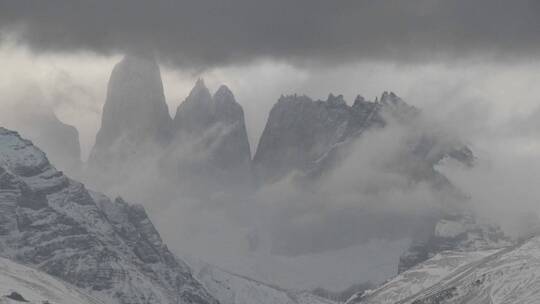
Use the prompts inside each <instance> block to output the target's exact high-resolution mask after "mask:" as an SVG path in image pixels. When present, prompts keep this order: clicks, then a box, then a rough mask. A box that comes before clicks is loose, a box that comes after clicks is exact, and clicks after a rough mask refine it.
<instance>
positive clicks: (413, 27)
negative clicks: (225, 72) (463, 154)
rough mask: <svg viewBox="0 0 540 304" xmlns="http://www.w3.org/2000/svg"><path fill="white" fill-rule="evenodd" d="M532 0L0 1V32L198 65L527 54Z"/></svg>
mask: <svg viewBox="0 0 540 304" xmlns="http://www.w3.org/2000/svg"><path fill="white" fill-rule="evenodd" d="M539 23H540V3H539V2H538V1H535V0H516V1H503V0H495V1H493V0H474V1H468V0H457V1H444V0H411V1H395V0H346V1H340V2H337V3H336V2H334V1H326V0H299V1H286V0H273V1H253V0H224V1H212V0H184V1H174V0H157V1H146V0H97V1H90V2H84V1H83V2H74V1H70V0H50V1H26V0H25V1H9V0H8V1H2V3H1V4H0V31H2V32H4V36H13V35H15V37H16V39H17V40H19V41H20V42H22V43H25V44H28V45H30V46H31V47H32V49H33V50H35V51H68V52H69V51H75V50H90V51H94V52H99V53H114V52H117V51H125V50H126V49H131V48H133V47H143V48H147V47H149V46H151V47H152V48H155V49H156V51H157V53H158V54H159V55H160V56H161V57H162V58H163V59H164V60H165V61H167V62H169V63H172V64H174V65H181V66H191V67H196V68H204V67H209V66H220V65H227V64H234V63H245V62H250V61H252V60H255V59H257V58H260V57H270V58H279V59H284V60H288V61H290V62H293V63H297V64H301V63H305V62H306V61H308V62H311V63H315V62H316V63H322V64H328V63H344V62H349V61H356V60H362V59H368V60H391V61H398V62H409V61H426V60H428V61H429V60H432V61H439V60H454V59H462V58H486V57H487V58H491V59H497V60H500V59H503V60H507V59H508V60H528V59H531V58H536V56H537V54H538V53H539V52H538V51H539V50H540V40H539V39H538V32H537V29H538V26H539V25H540V24H539Z"/></svg>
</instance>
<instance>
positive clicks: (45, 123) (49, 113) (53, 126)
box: [0, 101, 82, 175]
mask: <svg viewBox="0 0 540 304" xmlns="http://www.w3.org/2000/svg"><path fill="white" fill-rule="evenodd" d="M0 125H2V126H4V127H9V128H12V129H16V130H19V131H20V132H21V134H23V136H25V137H27V138H29V139H31V140H32V141H34V142H35V143H36V144H38V145H39V146H40V147H42V149H43V150H44V151H45V152H46V153H47V154H48V155H50V158H51V160H52V161H53V162H54V163H55V164H56V165H57V166H58V168H59V169H61V170H65V171H66V172H69V173H70V174H76V175H77V174H79V173H80V170H81V165H82V162H81V148H80V143H79V132H78V131H77V129H75V127H73V126H71V125H68V124H65V123H63V122H61V121H60V120H59V119H58V117H57V116H56V114H55V113H54V112H53V110H52V109H51V108H50V107H47V106H45V105H42V104H39V103H38V102H37V101H34V102H31V103H27V104H18V105H15V106H12V107H9V106H8V107H7V108H5V109H3V110H2V113H0Z"/></svg>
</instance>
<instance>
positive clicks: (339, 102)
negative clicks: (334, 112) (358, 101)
mask: <svg viewBox="0 0 540 304" xmlns="http://www.w3.org/2000/svg"><path fill="white" fill-rule="evenodd" d="M326 103H327V104H328V105H329V106H333V107H337V106H346V105H347V103H346V102H345V99H343V95H341V94H340V95H338V96H334V94H329V95H328V98H327V99H326Z"/></svg>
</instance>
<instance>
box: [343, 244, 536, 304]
mask: <svg viewBox="0 0 540 304" xmlns="http://www.w3.org/2000/svg"><path fill="white" fill-rule="evenodd" d="M539 272H540V237H538V236H536V237H532V238H530V239H528V240H525V241H522V242H520V243H519V244H516V245H513V246H509V247H506V248H504V249H501V250H495V251H493V250H491V251H480V252H461V253H459V252H457V253H455V252H447V253H444V254H439V255H436V256H435V257H433V258H432V259H430V260H428V261H426V262H424V263H422V264H420V265H418V266H416V267H414V268H412V269H410V270H408V271H406V272H404V273H402V274H401V275H399V276H398V277H396V278H395V279H393V280H391V281H390V282H388V283H386V284H385V285H383V286H382V287H380V288H378V289H376V290H374V291H370V292H368V293H367V294H366V295H364V296H360V295H357V296H356V297H354V298H353V299H351V300H349V301H348V303H350V304H352V303H364V304H375V303H381V304H382V303H392V304H397V303H400V304H405V303H411V304H413V303H414V304H428V303H429V304H432V303H440V304H443V303H444V304H458V303H467V304H483V303H493V304H503V303H520V304H529V303H530V304H533V303H539V302H540V293H539V292H538V290H540V277H539V276H538V273H539Z"/></svg>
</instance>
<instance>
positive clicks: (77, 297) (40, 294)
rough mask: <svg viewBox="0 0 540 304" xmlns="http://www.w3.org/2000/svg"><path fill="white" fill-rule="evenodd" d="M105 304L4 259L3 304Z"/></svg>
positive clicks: (0, 266)
mask: <svg viewBox="0 0 540 304" xmlns="http://www.w3.org/2000/svg"><path fill="white" fill-rule="evenodd" d="M21 302H25V303H30V304H43V303H50V304H53V303H54V304H103V302H101V301H99V300H97V299H95V298H92V297H90V296H87V295H85V294H84V293H82V292H81V291H79V290H78V289H77V288H76V287H74V286H72V285H70V284H67V283H64V282H62V281H60V280H58V279H56V278H53V277H51V276H50V275H48V274H46V273H43V272H41V271H39V270H36V269H32V268H30V267H26V266H23V265H20V264H17V263H14V262H12V261H10V260H8V259H4V258H0V304H14V303H21Z"/></svg>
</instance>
